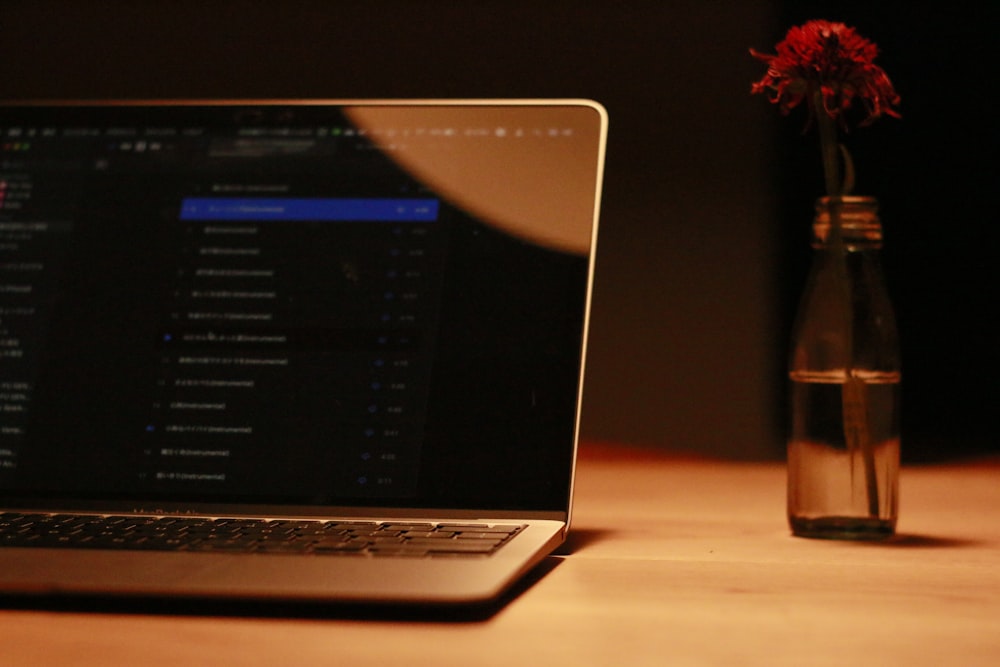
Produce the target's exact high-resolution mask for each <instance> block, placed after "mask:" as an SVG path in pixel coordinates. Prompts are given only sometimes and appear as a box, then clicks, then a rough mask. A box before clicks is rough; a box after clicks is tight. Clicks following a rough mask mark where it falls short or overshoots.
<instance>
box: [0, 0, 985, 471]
mask: <svg viewBox="0 0 1000 667" xmlns="http://www.w3.org/2000/svg"><path fill="white" fill-rule="evenodd" d="M982 4H983V5H989V4H990V3H982ZM939 5H940V3H930V2H926V1H924V0H915V1H913V2H905V3H904V2H884V1H883V2H878V3H871V2H869V3H860V2H837V3H832V2H827V3H823V2H813V1H811V0H803V1H801V2H791V1H789V2H787V3H782V2H779V1H778V0H747V1H743V2H741V1H739V0H728V1H727V0H717V1H714V2H712V1H704V0H702V1H699V0H674V1H670V2H665V1H662V0H636V1H633V2H628V3H614V2H610V1H608V2H568V1H565V0H548V1H545V2H542V1H534V2H532V1H529V0H507V1H502V0H465V1H461V2H460V1H456V0H452V1H446V0H369V1H359V0H284V1H281V2H278V1H276V0H266V1H265V0H199V1H192V0H171V1H170V2H152V1H140V0H131V1H130V0H105V1H102V0H90V1H88V2H84V1H76V2H71V1H68V0H0V99H16V98H27V97H33V98H100V97H128V98H149V97H156V98H159V97H209V98H220V97H234V98H245V97H258V98H259V97H293V98H297V97H309V98H318V97H330V98H351V97H592V98H594V99H597V100H599V101H601V102H603V103H604V104H605V105H606V106H607V107H608V110H609V112H610V116H611V135H610V143H609V152H608V164H607V176H606V193H605V199H604V206H603V216H602V238H601V243H600V247H599V252H598V280H597V285H596V292H595V299H594V321H593V331H592V344H591V360H590V365H589V384H588V391H587V396H586V401H585V418H584V424H583V428H584V437H585V438H587V439H591V440H607V441H616V442H630V443H635V444H641V445H650V446H661V447H669V448H672V449H678V450H685V451H693V452H701V453H705V454H709V455H721V456H729V457H735V458H773V457H779V456H781V454H782V452H783V444H782V432H783V426H782V424H783V407H782V406H783V392H784V390H783V386H784V384H783V382H784V381H783V363H784V350H785V346H786V341H787V330H788V327H789V320H790V317H791V312H792V311H793V309H794V302H795V299H796V297H797V294H798V290H799V289H800V287H801V285H802V282H803V280H804V272H805V267H806V263H807V260H808V252H809V251H808V245H807V243H808V225H809V221H810V216H811V209H812V199H813V198H814V197H816V196H817V195H819V194H820V188H821V179H820V176H819V172H818V163H817V162H816V160H817V159H818V158H817V156H816V153H817V151H816V149H815V137H813V136H811V135H810V136H806V137H803V136H802V135H801V134H800V127H801V125H800V122H799V121H800V120H801V119H792V120H788V119H779V118H778V117H777V113H776V112H775V111H774V109H772V108H770V105H768V104H767V103H766V101H765V100H764V99H763V98H759V97H757V98H752V97H750V95H749V94H748V91H749V86H750V82H751V81H752V80H754V79H756V78H758V77H759V76H760V75H761V74H762V73H763V69H762V65H760V64H759V63H757V62H756V61H754V60H753V59H751V58H750V57H749V55H748V54H747V49H748V47H751V46H753V47H756V48H758V49H761V50H767V51H770V50H772V47H773V45H774V43H775V42H776V41H778V40H779V39H780V38H781V37H782V36H783V34H784V32H785V30H786V29H787V28H788V26H789V25H791V24H792V23H801V22H802V21H804V20H805V19H807V18H817V17H825V18H830V19H834V20H844V21H847V22H850V23H854V24H856V25H857V27H858V29H859V30H860V31H861V33H862V34H864V35H866V36H868V37H870V38H872V39H873V40H875V41H876V42H878V43H879V44H880V46H881V47H882V48H883V51H884V56H883V57H882V59H881V63H882V64H883V66H884V67H885V68H886V69H887V70H888V71H889V73H890V75H891V76H892V77H893V79H894V81H895V82H896V84H897V88H898V89H899V90H900V93H901V94H902V96H903V99H904V103H903V113H904V119H903V120H902V121H893V120H887V121H883V122H882V123H880V124H878V125H876V126H875V127H874V128H871V129H868V130H864V131H858V132H857V133H855V134H853V135H852V137H851V141H852V148H853V150H854V151H855V154H856V159H857V161H858V163H859V168H860V169H861V170H862V176H861V182H860V184H859V188H858V189H859V191H864V192H865V193H870V194H875V195H877V196H878V197H879V198H880V200H882V203H883V218H884V222H885V225H886V234H887V239H888V240H887V247H886V265H887V272H888V273H889V277H890V289H891V290H892V291H893V295H894V298H895V299H896V301H897V305H898V307H899V311H900V312H899V315H900V324H901V327H902V328H903V332H904V363H905V368H904V373H905V380H904V388H905V389H904V451H906V452H907V456H908V457H909V458H911V459H912V460H925V459H928V458H938V457H941V456H961V455H965V454H968V453H972V452H974V451H981V450H986V449H990V448H994V449H995V448H996V446H995V445H993V444H992V443H994V442H995V441H996V439H995V438H993V437H992V435H991V434H990V433H988V432H987V424H988V423H989V419H988V415H990V413H991V411H992V409H993V403H994V401H995V400H996V398H997V391H996V389H997V382H996V380H995V379H994V378H995V377H996V374H997V362H996V359H995V356H996V354H995V351H994V350H993V342H994V340H995V338H996V337H995V335H994V334H993V333H992V332H991V330H990V329H989V327H990V326H991V325H990V324H989V323H988V322H989V321H990V318H989V315H990V313H991V311H992V310H994V309H995V306H994V304H995V302H996V288H995V285H994V284H993V282H994V281H993V280H992V275H991V274H992V271H991V269H992V262H991V261H990V259H991V256H992V254H993V250H992V248H995V247H996V240H997V239H996V235H997V232H996V224H995V223H996V222H997V220H996V214H995V212H994V211H993V210H992V209H991V208H988V207H987V202H988V200H989V197H990V196H991V195H993V193H994V192H996V187H995V186H996V184H997V178H996V173H997V172H996V166H995V164H994V161H995V159H996V152H997V151H996V148H997V141H996V140H997V135H996V130H995V129H994V126H995V123H993V122H992V119H987V114H990V111H989V109H990V107H989V105H988V104H987V96H988V95H989V88H990V85H989V79H990V77H991V75H990V74H989V71H990V70H991V68H992V67H993V66H995V64H996V63H997V58H996V55H997V54H996V46H995V45H994V43H995V42H996V40H995V39H994V35H993V32H992V31H991V28H990V27H989V26H990V25H991V23H990V18H991V17H989V16H987V14H990V13H993V14H995V13H996V12H995V11H993V10H991V9H983V8H980V9H973V10H970V9H967V8H963V9H961V10H960V9H957V8H952V7H948V6H939ZM824 14H825V16H824ZM994 25H995V24H994ZM990 115H992V114H990ZM988 120H989V122H988ZM853 143H857V144H858V145H856V146H854V145H853ZM800 176H801V177H800Z"/></svg>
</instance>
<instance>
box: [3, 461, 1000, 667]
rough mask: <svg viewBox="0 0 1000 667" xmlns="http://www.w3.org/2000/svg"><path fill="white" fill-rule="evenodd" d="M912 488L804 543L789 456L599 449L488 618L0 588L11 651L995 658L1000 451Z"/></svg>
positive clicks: (11, 655) (993, 661)
mask: <svg viewBox="0 0 1000 667" xmlns="http://www.w3.org/2000/svg"><path fill="white" fill-rule="evenodd" d="M901 487H902V490H901V498H902V501H901V515H900V516H901V519H900V524H899V530H900V536H899V537H898V538H897V539H895V540H893V541H890V542H887V543H846V542H845V543H840V542H826V541H813V540H804V539H798V538H792V537H790V536H789V535H788V531H787V528H786V526H785V519H784V507H783V505H784V467H783V466H782V465H780V464H764V463H733V462H706V461H693V460H679V459H676V458H670V457H665V456H656V455H647V454H641V453H636V452H625V453H622V452H621V451H615V452H612V451H611V450H609V449H607V448H605V449H600V448H589V449H587V450H585V451H584V453H583V455H582V457H581V462H580V468H579V480H578V488H577V505H576V515H575V519H574V529H575V530H574V533H573V538H572V540H571V542H570V544H569V545H568V548H567V553H566V554H564V555H559V556H555V557H553V558H551V559H549V561H548V562H547V563H546V564H545V566H543V568H542V569H541V571H540V572H539V573H538V575H537V576H536V577H533V578H532V581H530V582H528V583H527V584H526V585H525V587H524V588H523V589H522V590H520V591H519V592H518V593H517V595H515V596H514V597H513V598H512V599H510V600H509V601H508V602H507V604H506V605H504V606H503V607H501V608H500V609H498V610H496V611H495V613H493V614H491V615H487V616H486V617H475V618H463V617H461V616H459V617H448V618H440V617H432V618H427V617H421V616H420V615H401V614H388V615H385V614H366V615H356V616H353V617H352V616H351V615H345V614H344V613H337V612H330V611H329V610H307V611H304V610H301V609H296V608H290V609H289V608H273V607H272V608H257V609H250V610H245V609H232V608H230V609H225V608H218V607H205V606H201V607H192V606H190V605H188V606H184V605H180V606H176V605H175V606H168V605H164V606H163V607H149V606H146V607H143V608H122V607H114V606H112V607H101V608H96V609H95V608H94V607H92V606H91V607H87V608H83V609H81V608H72V607H71V608H63V609H52V608H25V607H24V606H23V605H22V606H21V607H16V606H13V604H12V603H11V602H10V601H7V602H6V603H4V602H3V601H0V607H2V608H0V666H2V667H21V666H31V667H50V666H59V665H100V666H101V667H109V666H112V667H113V666H128V667H131V666H140V665H141V666H144V667H155V666H159V665H170V666H171V667H181V666H183V667H191V666H198V665H240V666H245V667H249V666H256V665H261V666H267V667H276V666H283V665H338V666H339V665H379V666H386V665H407V666H413V665H461V666H463V667H469V666H473V665H504V666H505V667H518V666H522V665H523V666H530V665H615V666H617V665H627V666H629V667H632V666H636V665H657V666H661V665H737V664H739V665H747V664H761V665H827V664H828V665H845V664H851V663H853V664H858V665H998V664H1000V462H995V461H994V462H979V463H976V464H956V465H936V466H929V467H910V468H906V469H904V471H903V475H902V482H901Z"/></svg>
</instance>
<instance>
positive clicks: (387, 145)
mask: <svg viewBox="0 0 1000 667" xmlns="http://www.w3.org/2000/svg"><path fill="white" fill-rule="evenodd" d="M603 136H604V121H603V114H601V113H599V110H597V109H595V108H594V107H592V106H590V105H587V104H558V103H551V104H527V105H525V104H514V103H510V104H440V103H437V104H413V105H404V104H349V105H334V104H310V105H296V104H283V103H268V104H254V105H230V104H214V105H204V104H203V105H198V104H183V105H161V104H138V105H135V104H134V105H123V104H111V105H92V106H86V105H83V106H81V105H68V106H67V105H51V106H34V107H31V106H26V107H21V106H11V107H5V108H0V494H2V495H3V496H6V497H8V498H17V499H18V500H19V501H20V502H29V503H32V504H35V505H39V506H46V505H53V506H72V504H73V503H75V502H88V501H108V502H112V501H121V502H128V503H132V504H135V503H155V504H158V505H162V506H177V507H180V506H182V504H184V503H253V504H257V505H294V506H313V505H317V506H345V505H370V506H390V505H391V506H397V507H399V506H401V507H406V506H414V507H417V506H421V507H481V508H485V509H501V508H503V509H509V508H523V509H541V510H545V509H562V508H563V507H565V505H566V499H567V497H568V492H569V485H570V473H571V468H572V456H573V449H574V442H575V432H576V426H577V410H578V397H579V393H580V379H581V374H580V369H581V365H582V355H583V347H584V330H585V324H586V310H587V303H588V293H589V292H588V291H589V277H590V275H591V255H592V250H593V238H594V224H595V202H596V199H597V193H598V188H599V182H600V169H601V154H602V147H603Z"/></svg>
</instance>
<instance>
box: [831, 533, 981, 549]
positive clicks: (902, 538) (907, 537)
mask: <svg viewBox="0 0 1000 667" xmlns="http://www.w3.org/2000/svg"><path fill="white" fill-rule="evenodd" d="M831 542H834V543H839V544H845V545H846V544H850V545H852V546H861V547H872V548H881V549H961V548H963V547H976V546H981V545H982V544H984V542H982V541H980V540H967V539H957V538H953V537H935V536H933V535H919V534H916V533H898V534H896V535H895V536H893V537H890V538H888V539H885V540H843V541H839V540H831Z"/></svg>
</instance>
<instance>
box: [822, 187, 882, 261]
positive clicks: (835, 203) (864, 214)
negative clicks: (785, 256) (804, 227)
mask: <svg viewBox="0 0 1000 667" xmlns="http://www.w3.org/2000/svg"><path fill="white" fill-rule="evenodd" d="M838 244H843V247H844V248H845V249H846V250H848V251H860V250H877V249H879V248H881V247H882V222H881V221H880V220H879V217H878V201H877V200H876V199H875V198H874V197H850V196H844V197H821V198H820V199H818V200H816V217H815V218H814V219H813V239H812V246H813V248H816V249H817V250H820V249H822V250H832V249H836V247H837V245H838Z"/></svg>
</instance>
